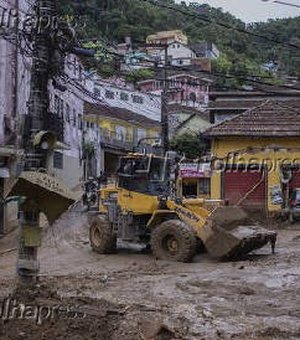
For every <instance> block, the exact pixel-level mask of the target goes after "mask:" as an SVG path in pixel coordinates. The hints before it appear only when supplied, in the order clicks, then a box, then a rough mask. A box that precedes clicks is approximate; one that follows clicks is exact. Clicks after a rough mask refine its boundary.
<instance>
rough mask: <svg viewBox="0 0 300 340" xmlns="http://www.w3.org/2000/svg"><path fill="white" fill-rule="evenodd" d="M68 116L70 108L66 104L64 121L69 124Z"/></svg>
mask: <svg viewBox="0 0 300 340" xmlns="http://www.w3.org/2000/svg"><path fill="white" fill-rule="evenodd" d="M70 115H71V108H70V105H69V104H66V114H65V120H66V122H67V123H70Z"/></svg>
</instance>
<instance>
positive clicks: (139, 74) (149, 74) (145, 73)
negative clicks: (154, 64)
mask: <svg viewBox="0 0 300 340" xmlns="http://www.w3.org/2000/svg"><path fill="white" fill-rule="evenodd" d="M153 77H154V71H152V70H149V69H139V70H133V71H131V72H129V73H128V74H126V76H125V80H126V81H128V82H130V83H133V84H136V83H138V82H139V81H142V80H145V79H151V78H153Z"/></svg>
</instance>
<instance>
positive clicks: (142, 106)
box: [89, 78, 161, 121]
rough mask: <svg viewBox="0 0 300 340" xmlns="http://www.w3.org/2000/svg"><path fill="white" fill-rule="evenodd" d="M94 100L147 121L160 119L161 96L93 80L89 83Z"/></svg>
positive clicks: (101, 80)
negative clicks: (135, 114)
mask: <svg viewBox="0 0 300 340" xmlns="http://www.w3.org/2000/svg"><path fill="white" fill-rule="evenodd" d="M89 86H90V90H91V91H93V93H94V94H95V96H96V98H98V99H99V100H100V101H102V102H103V103H105V104H108V105H109V106H113V107H119V108H124V109H127V110H130V111H132V112H135V113H138V114H141V115H143V116H145V117H147V118H149V119H153V120H156V121H160V119H161V95H160V94H151V93H149V94H147V93H142V92H140V91H135V90H133V89H131V88H130V87H127V86H126V85H123V86H120V84H118V85H114V84H112V83H108V82H106V81H105V80H103V79H100V78H98V79H97V78H95V79H94V82H92V83H89Z"/></svg>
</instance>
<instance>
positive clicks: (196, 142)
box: [170, 132, 205, 159]
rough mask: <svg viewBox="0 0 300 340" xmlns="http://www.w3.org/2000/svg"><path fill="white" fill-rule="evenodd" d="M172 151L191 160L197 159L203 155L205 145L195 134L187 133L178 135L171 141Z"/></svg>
mask: <svg viewBox="0 0 300 340" xmlns="http://www.w3.org/2000/svg"><path fill="white" fill-rule="evenodd" d="M170 147H171V150H173V151H176V152H178V153H179V154H180V155H185V156H186V157H187V158H189V159H196V158H197V157H200V156H201V155H202V154H203V151H204V150H205V144H204V143H203V142H202V140H201V138H200V137H199V136H198V135H196V134H193V133H189V132H186V133H184V134H182V135H176V136H175V137H174V138H173V139H172V140H171V141H170Z"/></svg>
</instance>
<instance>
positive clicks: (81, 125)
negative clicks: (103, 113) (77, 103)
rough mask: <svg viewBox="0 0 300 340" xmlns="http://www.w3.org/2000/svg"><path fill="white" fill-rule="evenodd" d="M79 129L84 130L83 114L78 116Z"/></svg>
mask: <svg viewBox="0 0 300 340" xmlns="http://www.w3.org/2000/svg"><path fill="white" fill-rule="evenodd" d="M78 129H79V130H82V129H83V119H82V115H79V117H78Z"/></svg>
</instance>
